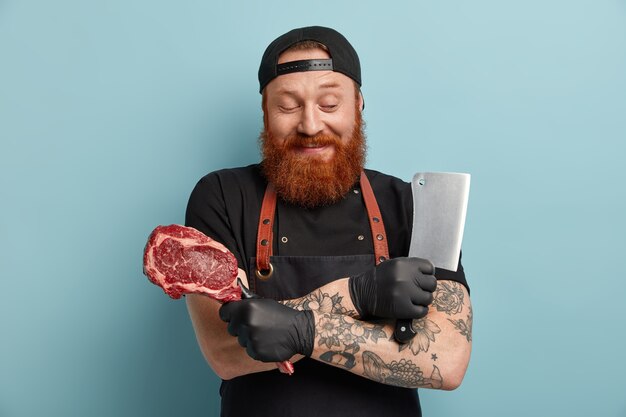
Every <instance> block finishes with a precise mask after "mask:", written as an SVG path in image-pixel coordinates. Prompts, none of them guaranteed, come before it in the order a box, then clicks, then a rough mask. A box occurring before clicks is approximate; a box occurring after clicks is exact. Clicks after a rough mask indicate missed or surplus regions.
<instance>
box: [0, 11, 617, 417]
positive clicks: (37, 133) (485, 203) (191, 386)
mask: <svg viewBox="0 0 626 417" xmlns="http://www.w3.org/2000/svg"><path fill="white" fill-rule="evenodd" d="M336 3H337V4H335V2H332V1H327V0H318V1H316V2H284V1H277V0H266V1H263V2H258V3H257V2H252V1H248V2H235V1H233V2H226V1H211V2H210V1H192V0H182V1H178V2H162V1H148V0H131V1H127V0H110V1H106V2H103V1H89V2H88V1H79V0H58V1H55V2H50V1H25V0H23V1H17V0H0V140H1V147H0V198H1V203H0V210H1V212H0V279H1V288H2V290H1V294H2V295H0V338H1V340H0V416H7V417H21V416H64V417H65V416H148V415H150V416H200V415H203V416H207V415H208V416H215V415H217V413H218V395H217V387H218V379H217V378H216V377H215V376H214V375H213V374H212V372H211V370H210V368H209V367H208V366H207V365H206V364H205V363H204V360H203V358H202V356H201V354H200V352H199V349H198V348H197V345H196V342H195V337H194V334H193V331H192V328H191V325H190V322H189V320H188V317H187V311H186V307H185V303H184V302H182V301H178V302H175V301H172V300H169V299H168V298H167V297H166V296H165V295H163V294H162V292H161V291H160V290H159V289H158V288H156V287H154V286H152V285H150V284H149V283H148V281H147V280H146V279H145V278H144V277H143V275H142V272H141V253H142V249H143V245H144V243H145V239H146V237H147V235H148V233H149V232H150V231H151V230H152V228H153V227H155V226H156V225H158V224H169V223H181V222H183V216H184V209H185V206H186V201H187V197H188V195H189V193H190V191H191V189H192V187H193V186H194V184H195V182H196V181H197V180H198V179H199V178H200V177H201V176H202V175H204V174H205V173H206V172H208V171H211V170H215V169H218V168H223V167H230V166H239V165H243V164H248V163H252V162H255V161H257V159H258V151H257V145H256V138H257V135H258V132H259V129H260V126H261V121H260V120H261V112H260V96H259V94H258V93H257V81H256V71H257V66H258V61H259V59H260V56H261V54H262V52H263V49H264V48H265V46H266V45H267V43H269V42H270V41H271V40H272V39H273V38H274V37H275V36H277V35H279V34H281V33H283V32H285V31H286V30H288V29H291V28H293V27H297V26H303V25H309V24H322V25H328V26H332V27H336V28H338V29H339V30H341V31H342V32H343V33H344V34H345V35H346V36H347V37H348V38H349V39H350V40H351V41H352V43H353V44H354V46H355V47H356V49H357V50H358V51H359V54H360V56H361V60H362V66H363V79H364V87H363V92H364V95H365V99H366V103H367V106H366V110H365V118H366V121H367V131H368V134H369V144H370V151H369V167H371V168H374V169H378V170H382V171H386V172H388V173H391V174H395V175H397V176H399V177H402V178H404V179H406V180H408V179H409V178H410V177H411V175H412V174H413V173H414V172H416V171H422V170H430V171H465V172H470V173H472V175H473V185H472V192H471V197H470V208H469V214H468V225H467V228H466V238H465V241H464V263H465V267H466V271H467V273H468V277H469V280H470V283H471V287H472V301H473V303H474V309H475V320H474V352H473V356H472V361H471V364H470V368H469V371H468V374H467V376H466V379H465V381H464V384H463V385H462V386H461V388H460V389H458V390H457V391H454V392H437V391H426V390H424V391H422V398H423V403H424V409H425V410H426V411H427V412H426V415H430V416H444V415H456V414H459V415H460V414H461V413H463V415H469V416H478V415H480V416H493V417H496V416H498V417H500V416H527V415H534V416H581V417H582V416H589V415H599V416H626V399H624V374H625V373H626V361H625V360H624V357H623V352H624V351H625V349H626V336H625V335H624V331H625V330H626V328H625V326H624V319H625V318H626V313H625V310H624V309H625V303H624V296H625V294H626V279H625V278H626V276H625V274H624V270H623V263H624V249H625V246H626V245H625V243H624V235H625V232H626V221H625V220H624V213H625V212H626V195H625V191H624V180H626V175H625V174H624V171H623V169H622V168H621V167H620V166H621V165H622V162H623V159H624V156H625V154H626V153H625V148H624V140H625V139H626V2H624V1H623V0H619V1H617V0H613V1H609V0H587V1H584V0H555V1H545V0H542V1H539V0H526V1H519V2H503V1H499V0H492V1H489V0H476V1H472V2H465V1H437V2H434V1H421V0H420V1H395V2H390V4H387V5H383V4H382V3H381V2H375V3H374V2H372V3H371V4H370V3H367V2H362V1H345V2H336Z"/></svg>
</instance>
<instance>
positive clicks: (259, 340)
mask: <svg viewBox="0 0 626 417" xmlns="http://www.w3.org/2000/svg"><path fill="white" fill-rule="evenodd" d="M390 71H393V69H392V68H390ZM259 82H260V91H261V93H262V95H263V99H262V103H263V104H262V106H263V113H264V130H263V132H262V134H261V147H262V153H263V161H262V163H261V164H260V165H252V166H248V167H243V168H236V169H228V170H221V171H217V172H213V173H211V174H208V175H207V176H205V177H204V178H202V179H201V180H200V182H199V183H198V184H197V186H196V188H195V189H194V191H193V193H192V195H191V197H190V201H189V205H188V208H187V216H186V224H187V225H188V226H192V227H195V228H197V229H199V230H201V231H202V232H204V233H205V234H207V235H208V236H210V237H212V238H214V239H216V240H218V241H220V242H222V243H223V244H224V245H225V246H226V247H228V248H229V249H230V250H231V251H232V252H233V253H234V254H235V256H236V258H237V260H238V262H239V266H240V271H239V276H240V277H242V279H243V280H244V281H245V282H246V283H247V285H248V286H249V287H250V289H251V290H252V291H253V292H255V293H256V294H258V296H260V297H257V298H251V299H246V300H242V301H239V302H233V303H229V304H226V305H224V306H223V307H220V305H219V304H218V303H217V302H215V301H212V300H210V299H208V298H206V297H202V296H197V295H189V296H188V297H187V302H188V307H189V312H190V315H191V318H192V321H193V325H194V329H195V331H196V335H197V338H198V343H199V345H200V347H201V349H202V352H203V354H204V355H205V357H206V359H207V361H208V363H209V364H210V365H211V367H212V368H213V370H214V371H215V372H216V373H217V375H218V376H220V377H221V378H222V379H223V382H222V386H221V389H220V394H221V397H222V415H224V416H242V415H254V416H272V417H276V416H325V417H326V416H349V415H358V416H381V415H382V416H419V415H421V410H420V405H419V399H418V395H417V390H416V388H422V387H423V388H434V389H444V390H449V389H454V388H456V387H457V386H458V385H459V384H460V383H461V380H462V379H463V376H464V374H465V370H466V368H467V364H468V361H469V356H470V350H471V326H472V310H471V305H470V300H469V294H468V290H467V283H466V281H465V275H464V272H463V268H462V266H461V265H460V264H459V268H458V271H457V272H451V271H445V270H439V269H438V270H437V271H436V278H437V279H435V276H434V275H433V273H434V268H433V266H432V264H431V263H430V262H428V261H427V260H422V259H417V258H405V257H406V256H407V253H408V246H409V242H410V237H411V236H410V234H411V224H412V216H413V207H412V197H411V190H410V186H409V184H407V183H405V182H403V181H401V180H399V179H397V178H393V177H391V176H387V175H384V174H382V173H379V172H375V171H371V170H365V171H364V170H363V164H364V160H365V139H364V134H363V126H362V118H361V113H362V110H363V97H362V95H361V92H360V86H361V71H360V64H359V59H358V56H357V54H356V52H355V51H354V49H353V48H352V46H351V45H350V43H349V42H348V41H347V40H346V39H345V38H344V37H343V36H342V35H341V34H339V33H338V32H336V31H334V30H332V29H329V28H323V27H308V28H300V29H295V30H293V31H290V32H288V33H286V34H284V35H282V36H280V37H279V38H277V39H276V40H275V41H274V42H272V43H271V44H270V45H269V46H268V48H267V50H266V51H265V54H264V55H263V58H262V60H261V66H260V69H259ZM418 214H419V213H418ZM398 318H403V319H413V328H414V330H415V331H416V333H417V335H416V337H415V338H414V339H412V340H411V341H410V342H408V343H406V344H399V343H398V342H396V341H395V340H394V338H393V336H392V335H393V331H394V324H395V319H398ZM233 336H236V337H233ZM288 359H291V361H292V362H294V364H295V373H294V374H293V375H292V376H287V375H284V374H282V373H280V372H279V371H278V370H277V366H276V362H280V361H285V360H288Z"/></svg>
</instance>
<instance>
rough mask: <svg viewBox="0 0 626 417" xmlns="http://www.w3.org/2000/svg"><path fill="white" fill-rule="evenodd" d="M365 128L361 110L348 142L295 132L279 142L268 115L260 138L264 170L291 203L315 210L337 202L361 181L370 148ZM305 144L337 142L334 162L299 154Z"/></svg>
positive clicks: (336, 138) (325, 136)
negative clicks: (296, 149)
mask: <svg viewBox="0 0 626 417" xmlns="http://www.w3.org/2000/svg"><path fill="white" fill-rule="evenodd" d="M363 127H364V123H363V118H362V117H361V112H360V111H359V110H358V109H357V112H356V118H355V125H354V131H353V132H352V137H351V138H350V140H349V141H348V143H346V144H344V143H342V142H341V139H340V138H339V137H338V136H337V135H321V134H320V135H315V136H305V135H301V134H294V135H292V136H289V137H288V138H286V139H285V140H284V141H283V143H282V144H278V143H276V141H275V140H274V138H273V136H272V132H271V131H270V130H269V129H268V128H267V118H266V117H264V129H263V131H262V132H261V135H260V138H259V141H260V142H261V151H262V153H263V162H262V163H261V170H262V172H263V174H264V175H265V177H266V178H267V180H268V181H269V182H271V183H272V184H273V185H274V188H275V189H276V194H277V195H278V196H280V197H281V198H282V199H283V200H285V201H287V202H289V203H291V204H295V205H298V206H301V207H305V208H308V209H311V208H316V207H321V206H326V205H331V204H334V203H337V202H338V201H339V200H341V199H342V198H343V197H344V196H345V195H346V193H348V191H350V188H352V186H353V185H354V184H355V183H356V182H357V181H358V179H359V175H360V173H361V171H362V170H363V166H364V164H365V155H366V150H367V147H366V144H365V133H364V129H363ZM303 143H306V144H315V145H321V146H324V145H333V146H334V148H335V153H334V155H333V156H332V158H331V160H330V161H323V160H321V159H320V158H319V157H316V156H305V155H301V154H298V153H297V152H295V148H297V147H298V145H301V144H303Z"/></svg>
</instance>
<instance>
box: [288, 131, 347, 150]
mask: <svg viewBox="0 0 626 417" xmlns="http://www.w3.org/2000/svg"><path fill="white" fill-rule="evenodd" d="M327 145H333V146H335V147H337V146H340V145H341V139H340V138H339V137H338V136H336V135H327V134H319V135H315V136H305V135H301V134H295V135H292V136H289V137H288V138H286V139H285V141H284V142H283V148H284V149H294V148H299V147H301V146H327Z"/></svg>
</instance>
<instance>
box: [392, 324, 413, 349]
mask: <svg viewBox="0 0 626 417" xmlns="http://www.w3.org/2000/svg"><path fill="white" fill-rule="evenodd" d="M412 323H413V320H412V319H398V320H396V329H395V331H394V332H393V337H394V338H395V339H396V341H397V342H398V343H402V344H404V343H407V342H408V341H409V340H411V339H413V338H414V337H415V330H413V326H412Z"/></svg>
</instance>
